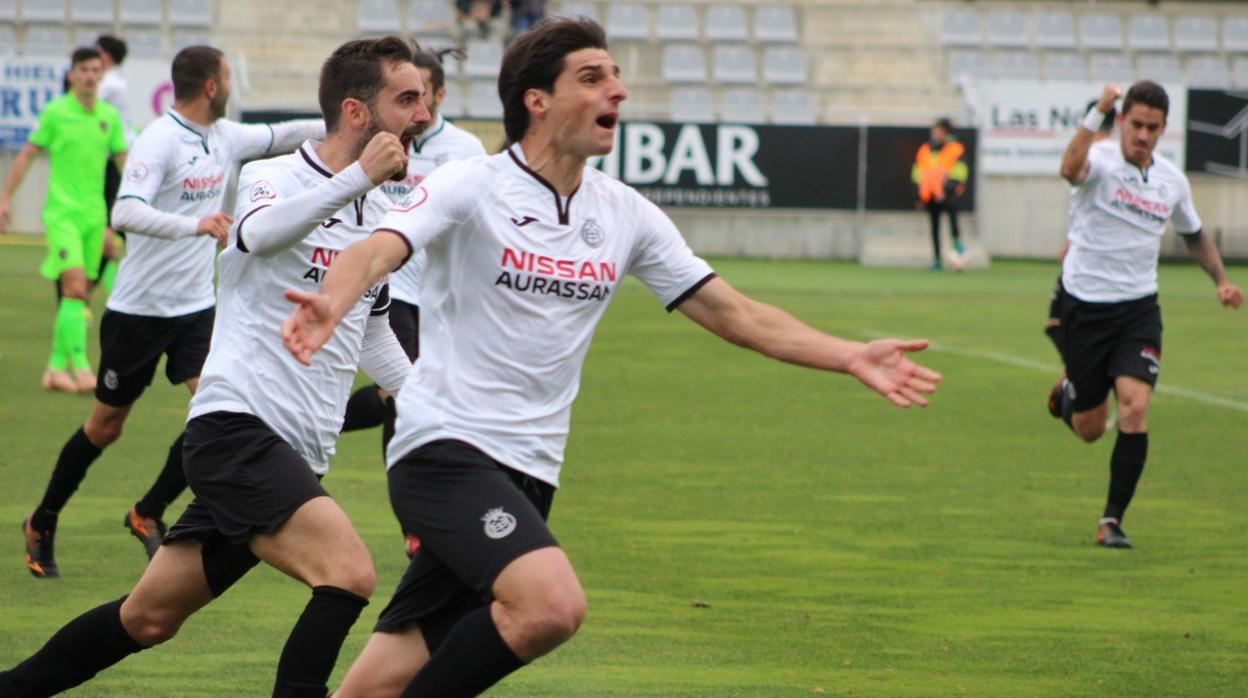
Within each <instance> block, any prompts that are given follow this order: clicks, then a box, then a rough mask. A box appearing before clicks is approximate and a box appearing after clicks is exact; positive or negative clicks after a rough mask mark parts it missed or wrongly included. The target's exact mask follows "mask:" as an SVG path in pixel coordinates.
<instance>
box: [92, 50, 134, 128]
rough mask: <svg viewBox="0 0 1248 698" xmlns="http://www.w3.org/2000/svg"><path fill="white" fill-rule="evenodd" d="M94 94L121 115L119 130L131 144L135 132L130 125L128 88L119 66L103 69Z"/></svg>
mask: <svg viewBox="0 0 1248 698" xmlns="http://www.w3.org/2000/svg"><path fill="white" fill-rule="evenodd" d="M95 96H96V97H98V98H100V99H102V100H104V101H105V102H108V103H109V104H111V105H112V107H113V108H114V109H116V110H117V115H118V116H120V117H121V130H122V132H123V133H125V134H126V143H127V144H133V143H134V135H135V134H134V130H133V128H132V127H131V126H130V88H129V87H128V86H127V85H126V77H125V76H124V75H122V74H121V69H120V68H113V69H112V70H108V71H105V73H104V77H102V78H100V86H99V87H97V88H96V92H95Z"/></svg>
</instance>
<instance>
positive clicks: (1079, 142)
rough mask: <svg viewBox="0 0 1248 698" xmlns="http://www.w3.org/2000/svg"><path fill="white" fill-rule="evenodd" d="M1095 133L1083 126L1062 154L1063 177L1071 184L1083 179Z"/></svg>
mask: <svg viewBox="0 0 1248 698" xmlns="http://www.w3.org/2000/svg"><path fill="white" fill-rule="evenodd" d="M1093 135H1094V134H1093V133H1092V132H1091V131H1089V130H1087V129H1086V128H1083V127H1082V126H1081V127H1079V130H1077V131H1076V132H1075V135H1074V137H1073V138H1071V139H1070V143H1068V144H1067V145H1066V152H1064V153H1062V169H1061V174H1062V177H1063V178H1065V179H1066V181H1068V182H1070V183H1071V184H1077V183H1078V182H1079V181H1080V180H1082V179H1083V173H1084V168H1086V167H1087V165H1088V151H1089V150H1090V149H1091V148H1092V137H1093Z"/></svg>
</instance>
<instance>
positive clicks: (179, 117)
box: [24, 46, 325, 579]
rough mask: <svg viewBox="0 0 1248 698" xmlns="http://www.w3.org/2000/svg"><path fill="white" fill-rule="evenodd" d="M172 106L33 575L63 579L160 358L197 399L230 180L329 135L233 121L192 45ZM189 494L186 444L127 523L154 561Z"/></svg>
mask: <svg viewBox="0 0 1248 698" xmlns="http://www.w3.org/2000/svg"><path fill="white" fill-rule="evenodd" d="M171 72H172V76H173V85H174V105H173V108H172V109H170V110H169V111H168V112H167V113H166V114H165V115H164V116H163V117H161V118H159V119H156V120H155V121H153V122H152V123H151V124H149V125H148V127H147V128H146V129H145V130H144V131H143V134H142V135H141V136H140V137H139V138H138V140H136V141H135V142H134V144H133V146H132V147H131V151H130V152H131V156H130V158H129V160H128V161H127V164H126V176H125V183H124V184H123V186H122V188H121V192H120V194H121V195H120V198H119V200H118V203H117V206H116V209H115V211H114V212H113V223H114V225H115V226H116V227H118V228H120V229H122V230H126V231H128V232H130V233H132V237H131V238H130V254H129V255H128V256H127V257H126V258H125V260H123V261H122V265H121V269H120V270H119V272H118V282H117V286H116V287H115V289H114V291H113V293H112V295H111V296H109V299H108V305H107V309H106V310H105V312H104V315H103V317H102V318H101V319H100V347H101V355H100V364H99V372H98V380H97V381H96V385H95V407H94V409H93V410H92V411H91V416H90V417H89V418H88V419H87V421H86V423H85V424H83V426H82V428H80V429H78V430H77V431H76V432H74V435H73V436H71V437H70V438H69V441H67V442H66V443H65V445H64V446H63V447H62V449H61V452H60V455H59V456H58V458H57V461H56V466H55V468H54V469H53V471H52V477H51V479H50V481H49V482H48V486H47V488H46V490H45V491H44V495H43V499H42V501H40V503H39V505H38V506H37V507H36V508H35V510H34V511H33V512H32V513H31V515H30V516H29V517H28V518H27V520H26V525H25V527H24V528H25V530H24V532H25V538H26V566H27V569H29V570H30V573H31V574H33V575H34V576H35V577H39V578H43V579H49V578H55V577H57V576H59V574H60V572H59V568H58V566H57V563H56V558H55V556H54V552H53V540H54V535H55V532H56V524H57V516H58V515H59V514H60V512H61V510H62V509H63V508H64V507H65V504H66V503H67V502H68V501H69V498H70V496H72V495H73V493H74V491H75V490H76V489H77V488H78V485H79V484H81V483H82V480H83V478H84V477H86V474H87V469H88V468H90V467H91V464H92V463H93V462H94V461H95V459H96V458H98V457H99V456H100V454H101V453H102V452H103V450H104V449H105V448H107V447H108V446H109V445H110V444H112V443H113V442H114V441H116V440H117V439H118V438H119V437H120V436H121V431H122V426H123V425H124V424H125V421H126V418H127V417H128V416H129V414H130V410H131V408H132V407H133V406H134V403H135V401H137V400H138V399H139V396H141V395H142V394H143V391H144V390H145V389H146V388H147V386H148V385H150V384H151V382H152V377H153V376H154V375H155V373H156V367H157V365H158V364H159V363H160V357H161V354H164V355H166V356H167V357H168V361H167V362H166V364H165V375H166V376H167V377H168V378H169V382H170V383H173V384H175V385H176V384H179V383H185V384H186V387H187V388H188V389H189V390H190V391H191V393H192V394H193V393H194V392H195V388H196V385H197V383H198V381H199V372H200V369H201V368H203V365H204V358H205V357H207V356H208V342H209V338H210V337H211V336H212V322H213V314H214V313H213V306H214V305H215V298H214V296H213V287H212V274H213V261H214V259H215V256H216V247H217V243H218V242H224V241H225V238H226V235H227V234H228V232H229V228H230V221H231V218H230V216H228V215H226V214H224V213H222V212H221V206H222V204H223V203H224V199H225V185H226V179H227V178H228V177H229V176H230V173H231V171H232V170H233V168H235V167H237V166H238V164H239V163H240V162H243V161H246V160H252V159H255V158H258V157H263V156H266V155H269V154H273V153H287V152H290V151H291V150H293V149H294V148H295V147H296V146H298V145H299V144H300V143H302V142H303V141H304V140H306V139H307V138H309V137H319V136H323V135H324V133H325V125H324V123H323V122H322V121H321V120H320V119H308V120H303V121H291V122H286V123H280V124H273V125H271V126H270V125H267V124H247V125H244V124H239V123H236V122H234V121H230V120H229V119H224V118H222V117H223V116H224V115H225V105H226V102H227V100H228V99H229V96H230V66H229V62H228V61H226V59H225V56H224V55H222V53H221V52H220V51H218V50H217V49H215V48H212V47H209V46H191V47H188V48H185V49H183V50H181V51H180V52H178V55H177V56H176V57H175V58H174V59H173V66H172V71H171ZM185 488H186V478H185V476H184V475H183V473H182V437H181V436H178V438H177V440H175V441H174V442H173V446H172V447H170V449H169V456H168V458H167V459H166V461H165V466H164V468H163V469H162V470H161V472H160V475H159V476H158V477H157V478H156V481H155V482H154V483H153V484H152V487H151V489H149V490H148V492H147V494H145V495H144V496H143V498H142V499H140V500H139V501H138V502H136V503H135V505H134V506H133V507H131V508H130V510H129V511H128V512H127V513H126V516H125V521H124V524H125V526H126V527H127V528H129V529H130V531H131V533H132V534H133V535H134V536H136V537H137V538H138V539H139V540H140V541H142V542H143V545H144V547H145V548H146V550H147V555H148V557H151V556H152V555H154V554H155V553H156V549H157V548H159V547H160V541H161V537H162V536H163V535H164V532H165V524H164V521H163V520H162V519H163V516H164V512H165V507H167V506H168V504H169V503H170V502H172V501H173V500H174V499H176V498H177V497H178V495H179V494H181V493H182V490H184V489H185Z"/></svg>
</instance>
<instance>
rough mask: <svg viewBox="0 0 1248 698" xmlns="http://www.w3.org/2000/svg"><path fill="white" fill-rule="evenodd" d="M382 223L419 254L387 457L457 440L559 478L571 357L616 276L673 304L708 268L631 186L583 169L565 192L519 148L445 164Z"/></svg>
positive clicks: (574, 384) (575, 357)
mask: <svg viewBox="0 0 1248 698" xmlns="http://www.w3.org/2000/svg"><path fill="white" fill-rule="evenodd" d="M379 229H380V230H381V231H391V232H381V233H380V234H393V233H398V234H399V235H401V236H403V238H404V239H405V240H407V242H408V244H409V245H411V247H412V249H413V250H420V249H422V248H423V249H425V251H426V252H427V253H428V255H429V264H428V266H427V267H426V268H425V278H424V279H423V281H422V286H421V301H422V303H421V321H420V361H417V362H416V364H415V365H414V366H413V368H412V373H411V376H410V377H409V378H408V380H407V383H405V384H404V386H403V390H402V391H401V392H400V393H399V397H398V414H399V416H398V424H397V428H396V434H395V437H394V440H393V441H392V442H391V443H390V448H389V452H388V453H387V460H388V462H389V464H390V465H393V464H394V463H395V462H396V461H398V460H399V459H400V458H402V457H403V456H404V455H405V454H407V453H408V452H409V451H411V450H412V449H414V448H416V447H418V446H420V445H422V444H425V443H428V442H430V441H434V440H437V439H458V440H461V441H465V442H467V443H470V444H472V445H474V446H476V447H477V448H480V449H481V450H482V451H484V452H485V453H487V454H489V455H490V456H491V457H492V458H494V459H495V460H498V461H499V462H501V463H503V464H505V465H507V466H508V467H510V468H514V469H516V470H519V471H521V472H524V473H527V474H528V475H531V476H533V477H535V478H537V479H539V480H542V481H544V482H548V483H550V484H551V485H555V486H558V484H559V470H560V467H561V465H562V463H563V452H564V446H565V445H566V443H567V437H568V423H569V420H570V417H571V410H572V401H573V399H574V398H575V397H576V393H577V389H578V388H579V386H580V375H581V365H582V364H583V363H584V360H585V353H586V351H587V350H588V349H589V340H590V337H592V336H593V333H594V327H595V326H596V325H597V324H598V320H599V319H600V318H601V317H602V314H603V312H604V311H605V310H606V308H607V304H608V303H609V302H610V300H611V299H612V298H613V297H614V296H615V294H616V292H617V290H618V289H619V286H620V284H621V283H622V282H623V280H624V275H625V274H628V273H631V274H633V275H634V276H636V277H637V278H638V279H639V280H641V282H642V283H643V284H645V285H646V286H647V287H649V289H650V290H651V291H652V292H653V293H654V294H655V295H656V296H658V298H659V300H660V302H662V303H663V304H664V305H665V306H667V307H668V309H669V310H671V309H673V308H675V307H676V305H679V304H680V303H681V302H682V301H683V300H684V299H685V298H687V297H688V296H689V295H691V294H692V293H693V292H694V291H696V290H697V289H698V288H700V287H701V286H702V284H704V283H705V282H707V281H709V280H710V279H711V278H713V277H714V273H713V272H712V271H711V268H710V266H709V265H707V263H706V262H704V261H702V260H701V259H699V258H698V257H696V256H695V255H694V254H693V252H692V251H691V250H690V249H689V246H688V245H686V244H685V241H684V239H683V238H681V236H680V233H679V231H677V230H676V226H675V225H673V224H672V222H671V220H670V219H668V217H667V216H666V215H664V213H663V212H662V211H661V210H659V208H658V207H657V206H655V205H654V204H652V203H650V202H649V201H647V200H646V199H645V198H644V197H642V196H641V195H640V194H638V193H637V192H636V191H634V190H633V189H632V188H631V187H629V186H627V185H625V184H622V183H620V182H618V181H616V180H614V179H612V178H610V177H608V176H607V175H604V174H603V173H601V172H599V171H598V170H595V169H592V168H588V167H587V168H586V169H585V172H584V179H583V180H582V181H581V185H580V187H579V188H578V189H577V190H576V191H575V192H573V193H572V195H570V196H568V197H566V198H564V197H561V196H559V195H558V194H557V193H556V190H555V188H554V186H553V185H551V184H550V183H549V182H547V181H546V180H545V179H542V178H541V176H539V175H538V174H537V173H536V172H533V171H532V170H530V169H529V167H528V165H527V164H526V163H525V160H524V154H523V152H522V151H521V149H520V148H519V147H518V146H513V147H512V148H511V149H510V150H508V151H506V152H504V153H501V154H499V155H495V156H492V157H487V156H481V157H476V158H472V159H471V160H466V161H461V162H452V163H448V164H446V165H443V166H442V167H440V168H438V169H437V170H436V171H435V172H434V173H433V174H431V175H430V176H429V177H428V178H427V179H425V180H424V181H423V182H421V184H419V185H418V186H417V187H416V189H415V190H413V191H412V193H411V195H410V196H409V197H408V199H407V200H406V201H404V202H402V203H400V204H399V205H398V206H396V207H395V208H394V209H392V210H391V211H390V213H388V214H387V215H386V217H385V218H384V219H383V220H382V222H381V225H380V228H379Z"/></svg>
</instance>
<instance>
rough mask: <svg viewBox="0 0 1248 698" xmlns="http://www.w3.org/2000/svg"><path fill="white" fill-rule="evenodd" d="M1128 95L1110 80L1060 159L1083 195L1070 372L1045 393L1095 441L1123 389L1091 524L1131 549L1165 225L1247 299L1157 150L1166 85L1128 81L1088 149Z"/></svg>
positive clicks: (1073, 256)
mask: <svg viewBox="0 0 1248 698" xmlns="http://www.w3.org/2000/svg"><path fill="white" fill-rule="evenodd" d="M1121 96H1122V91H1121V90H1119V89H1118V88H1117V87H1115V86H1113V85H1106V86H1105V90H1104V91H1103V92H1102V93H1101V98H1100V100H1099V101H1098V102H1097V104H1096V108H1095V109H1093V110H1091V111H1089V112H1088V115H1087V117H1085V119H1084V122H1083V125H1082V126H1080V127H1079V130H1078V132H1076V133H1075V135H1074V137H1073V138H1071V140H1070V144H1069V145H1068V146H1066V152H1065V154H1064V155H1063V156H1062V171H1061V172H1062V177H1065V178H1066V180H1067V181H1069V182H1070V183H1071V184H1072V185H1074V186H1075V188H1076V190H1077V191H1076V194H1075V195H1074V197H1073V201H1072V204H1071V216H1070V232H1069V233H1068V234H1067V239H1068V240H1069V242H1070V248H1069V251H1068V252H1067V253H1066V257H1065V259H1064V260H1063V262H1062V278H1061V287H1062V289H1063V293H1062V296H1061V304H1060V309H1059V317H1058V321H1059V323H1060V326H1061V332H1060V335H1059V341H1060V343H1061V353H1062V359H1063V361H1064V363H1065V365H1066V372H1065V374H1064V375H1063V376H1062V378H1061V379H1060V380H1059V381H1058V383H1057V385H1055V386H1054V387H1053V389H1052V390H1051V391H1050V392H1049V412H1050V413H1051V414H1052V415H1053V416H1054V417H1059V418H1061V419H1062V420H1063V421H1065V422H1066V425H1067V426H1069V427H1070V429H1071V430H1072V431H1073V432H1075V435H1077V436H1078V437H1079V438H1080V439H1083V440H1084V441H1087V442H1089V443H1090V442H1093V441H1096V440H1097V439H1099V438H1100V437H1101V435H1102V434H1104V433H1105V429H1106V426H1105V425H1106V421H1105V418H1106V416H1107V415H1108V413H1109V399H1108V398H1109V391H1110V390H1111V389H1112V390H1113V391H1114V393H1115V394H1116V395H1117V402H1118V438H1117V440H1116V441H1115V443H1114V450H1113V455H1112V456H1111V457H1110V461H1109V494H1108V497H1107V499H1106V502H1105V510H1104V512H1103V513H1102V515H1101V520H1100V522H1099V523H1098V525H1097V531H1096V542H1097V543H1099V544H1101V545H1104V546H1106V547H1110V548H1130V547H1131V541H1130V540H1129V539H1128V538H1127V535H1126V534H1125V533H1123V530H1122V517H1123V515H1124V514H1126V511H1127V506H1128V505H1130V503H1131V498H1132V496H1133V495H1134V494H1135V487H1136V484H1137V483H1138V482H1139V480H1140V475H1141V474H1142V473H1143V472H1144V461H1145V459H1146V458H1147V457H1148V405H1149V402H1150V401H1151V399H1152V396H1153V387H1154V386H1155V385H1156V384H1157V374H1158V372H1159V371H1160V369H1161V308H1160V306H1158V305H1157V257H1158V255H1159V253H1160V250H1161V237H1162V234H1163V233H1165V230H1166V222H1167V221H1171V222H1172V223H1173V224H1174V229H1175V231H1176V232H1178V233H1179V235H1180V236H1181V237H1182V238H1183V242H1184V243H1185V244H1186V245H1187V251H1188V253H1189V254H1190V255H1191V256H1192V258H1193V259H1195V260H1196V261H1197V262H1198V263H1199V264H1200V266H1201V267H1202V268H1203V269H1204V270H1205V271H1206V272H1207V273H1208V274H1209V276H1210V278H1212V279H1213V282H1214V284H1216V285H1217V294H1218V302H1219V303H1221V304H1222V305H1224V306H1226V307H1228V308H1238V307H1239V306H1240V304H1241V303H1243V300H1244V295H1243V293H1242V292H1241V291H1240V289H1239V287H1237V286H1236V285H1235V284H1232V283H1231V282H1230V281H1229V280H1228V279H1227V278H1226V271H1225V270H1224V269H1223V268H1222V257H1221V255H1219V254H1218V248H1217V247H1215V246H1214V243H1213V240H1212V239H1211V238H1210V237H1209V236H1208V235H1204V234H1202V232H1201V223H1200V217H1199V216H1198V215H1197V214H1196V208H1195V206H1193V204H1192V193H1191V187H1190V186H1189V185H1188V181H1187V177H1186V176H1184V174H1183V172H1182V170H1180V169H1179V168H1178V167H1176V166H1175V165H1174V163H1172V162H1170V161H1169V160H1167V159H1165V158H1164V157H1162V156H1161V155H1159V154H1157V153H1155V152H1154V149H1155V148H1156V147H1157V140H1158V139H1159V138H1161V134H1162V133H1164V132H1165V130H1166V114H1167V112H1168V111H1169V108H1170V99H1169V97H1168V96H1167V95H1166V91H1165V90H1164V89H1162V87H1161V86H1160V85H1158V84H1157V83H1154V82H1149V81H1147V80H1143V81H1140V82H1137V83H1135V84H1134V85H1132V86H1131V89H1130V90H1128V91H1127V95H1126V98H1125V99H1123V101H1122V111H1121V116H1120V117H1119V121H1118V126H1119V129H1120V130H1121V137H1120V138H1118V139H1117V140H1114V139H1108V140H1104V141H1101V142H1100V143H1097V144H1096V145H1092V141H1093V138H1094V134H1095V133H1096V132H1097V130H1099V129H1100V127H1101V125H1102V124H1103V123H1104V119H1105V116H1106V115H1107V114H1108V113H1109V112H1110V110H1112V109H1113V107H1114V101H1115V100H1117V99H1118V98H1119V97H1121Z"/></svg>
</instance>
